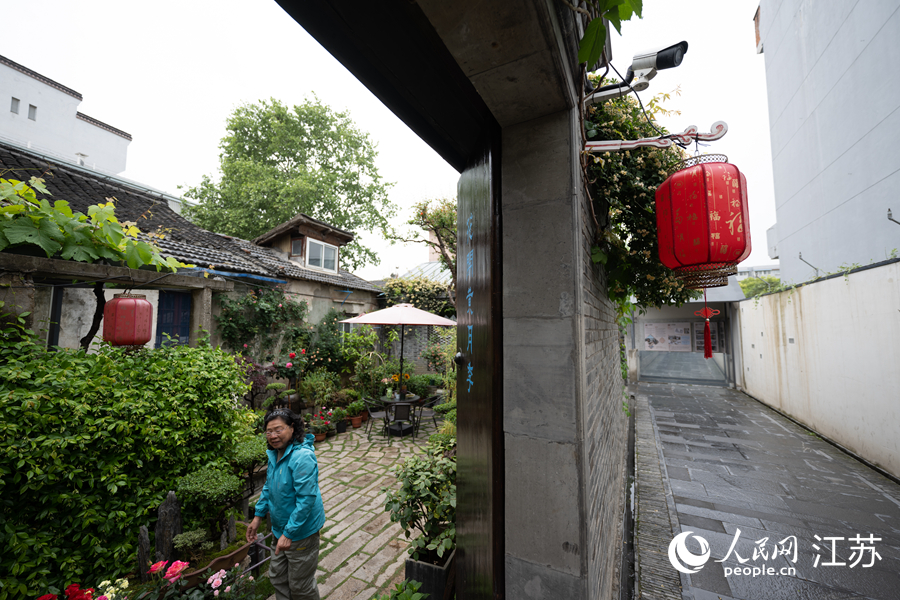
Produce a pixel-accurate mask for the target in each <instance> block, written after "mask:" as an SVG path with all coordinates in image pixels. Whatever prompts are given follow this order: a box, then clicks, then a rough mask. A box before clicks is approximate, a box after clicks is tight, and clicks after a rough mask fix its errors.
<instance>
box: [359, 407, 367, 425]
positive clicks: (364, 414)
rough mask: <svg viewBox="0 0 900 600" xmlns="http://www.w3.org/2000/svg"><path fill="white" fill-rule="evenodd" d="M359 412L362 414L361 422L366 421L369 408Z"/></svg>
mask: <svg viewBox="0 0 900 600" xmlns="http://www.w3.org/2000/svg"><path fill="white" fill-rule="evenodd" d="M359 414H360V415H361V416H362V422H363V423H365V422H366V421H368V420H369V410H368V409H366V410H364V411H362V412H361V413H359Z"/></svg>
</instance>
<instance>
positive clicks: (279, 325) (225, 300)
mask: <svg viewBox="0 0 900 600" xmlns="http://www.w3.org/2000/svg"><path fill="white" fill-rule="evenodd" d="M218 300H219V305H220V306H221V309H222V310H221V314H219V315H218V316H216V317H215V319H216V325H217V326H218V329H219V333H220V335H221V336H222V341H223V343H224V345H225V347H226V348H230V349H232V350H237V351H239V352H241V353H242V354H244V355H245V356H250V357H253V358H254V359H256V360H257V361H258V362H262V361H269V360H272V359H273V358H274V357H277V356H279V355H280V354H281V353H282V349H284V348H286V347H287V346H290V347H291V348H293V347H294V346H297V347H304V346H305V344H304V342H305V341H306V340H308V338H309V332H308V330H307V329H306V327H305V326H304V320H305V319H306V316H307V314H308V313H309V308H308V306H307V304H306V302H305V301H303V300H300V301H297V300H294V299H292V298H291V297H290V296H288V295H287V294H285V292H284V290H283V289H281V288H257V289H254V290H250V291H249V292H248V293H247V294H244V295H242V296H239V297H237V298H232V297H229V296H228V295H225V294H220V295H219V296H218Z"/></svg>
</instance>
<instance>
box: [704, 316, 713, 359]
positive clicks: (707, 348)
mask: <svg viewBox="0 0 900 600" xmlns="http://www.w3.org/2000/svg"><path fill="white" fill-rule="evenodd" d="M703 358H712V336H711V335H710V334H709V319H707V320H706V327H705V328H704V329H703Z"/></svg>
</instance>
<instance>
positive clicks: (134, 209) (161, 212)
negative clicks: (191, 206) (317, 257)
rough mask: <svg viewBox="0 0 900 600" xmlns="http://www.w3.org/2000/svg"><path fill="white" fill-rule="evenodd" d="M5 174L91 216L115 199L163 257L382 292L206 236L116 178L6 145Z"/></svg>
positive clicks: (120, 213)
mask: <svg viewBox="0 0 900 600" xmlns="http://www.w3.org/2000/svg"><path fill="white" fill-rule="evenodd" d="M0 171H7V172H6V173H5V174H4V175H3V176H4V177H6V178H13V179H20V180H23V181H27V180H28V179H29V178H30V177H31V176H32V175H38V176H41V177H43V178H44V181H45V184H46V186H47V189H48V190H49V191H50V193H51V194H52V195H51V197H50V200H54V199H56V200H66V201H67V202H68V203H69V205H70V206H71V207H72V209H73V210H76V211H80V212H83V213H87V210H88V207H89V206H90V205H92V204H97V203H99V202H104V201H105V200H106V199H107V198H115V199H116V216H117V217H118V219H119V221H133V222H135V223H136V224H137V227H138V229H140V230H141V231H143V232H145V233H157V232H162V233H163V234H164V235H165V237H163V238H161V239H159V238H155V239H153V240H152V241H153V243H154V244H156V245H157V246H159V249H160V250H161V251H162V252H163V254H164V255H166V256H173V257H175V258H177V259H178V260H180V261H182V262H185V263H189V264H193V265H196V266H197V267H200V268H204V269H205V268H209V269H213V270H217V271H228V272H233V273H249V274H254V275H262V276H267V277H276V278H277V277H282V278H283V277H290V278H294V279H302V280H308V281H320V282H322V283H328V284H331V285H333V286H340V287H341V288H342V289H355V290H366V291H372V292H379V291H380V290H379V289H378V288H377V287H375V286H373V285H372V284H371V283H369V282H368V281H365V280H364V279H360V278H359V277H357V276H356V275H353V274H352V273H348V272H347V271H344V270H340V271H339V273H338V274H330V273H322V272H319V271H314V270H312V269H306V268H303V267H300V266H299V265H296V264H294V263H292V262H291V261H289V260H287V259H286V258H284V257H283V256H281V255H279V254H278V252H277V251H276V250H274V249H272V248H265V247H262V246H256V245H255V244H253V243H252V242H249V241H247V240H242V239H240V238H234V237H229V236H224V235H219V234H217V233H213V232H211V231H207V230H205V229H203V228H201V227H198V226H197V225H194V224H193V223H191V222H190V221H188V220H187V219H185V218H184V217H182V216H181V215H179V214H178V213H176V212H175V211H173V210H172V209H171V208H169V205H168V203H167V202H166V200H165V199H163V198H158V197H155V196H153V195H152V194H151V193H145V192H142V191H141V190H138V189H135V188H133V187H131V186H129V185H128V184H127V183H125V182H122V181H119V180H117V178H116V177H114V176H107V175H103V174H100V173H96V172H94V171H89V170H86V169H83V168H81V167H77V166H75V165H70V164H66V163H57V162H53V161H52V160H50V159H48V158H46V157H42V156H38V155H35V154H33V153H31V152H28V151H26V150H24V149H21V148H18V147H16V146H14V145H11V144H6V143H3V142H0Z"/></svg>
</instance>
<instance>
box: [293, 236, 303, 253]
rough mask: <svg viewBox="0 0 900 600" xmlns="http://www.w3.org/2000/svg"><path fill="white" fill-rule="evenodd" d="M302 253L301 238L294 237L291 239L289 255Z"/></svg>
mask: <svg viewBox="0 0 900 600" xmlns="http://www.w3.org/2000/svg"><path fill="white" fill-rule="evenodd" d="M301 254H303V238H294V239H292V240H291V256H300V255H301Z"/></svg>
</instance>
